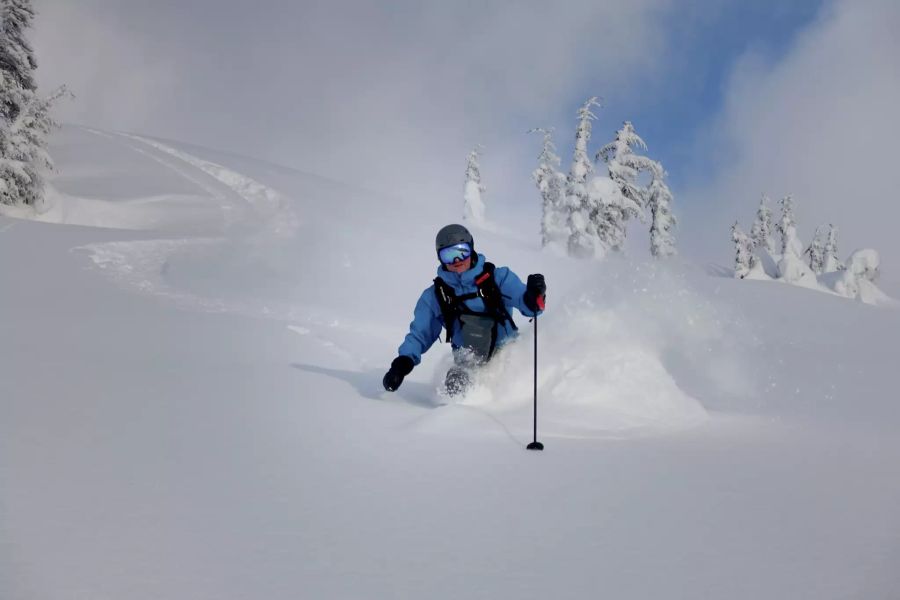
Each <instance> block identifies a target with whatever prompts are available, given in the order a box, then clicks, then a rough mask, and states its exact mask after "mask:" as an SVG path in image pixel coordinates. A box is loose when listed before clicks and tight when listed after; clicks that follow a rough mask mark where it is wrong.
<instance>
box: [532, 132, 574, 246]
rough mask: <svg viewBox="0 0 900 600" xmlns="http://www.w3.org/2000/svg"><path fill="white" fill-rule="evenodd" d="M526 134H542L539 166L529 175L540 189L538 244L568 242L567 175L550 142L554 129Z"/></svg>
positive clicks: (551, 141) (554, 147)
mask: <svg viewBox="0 0 900 600" xmlns="http://www.w3.org/2000/svg"><path fill="white" fill-rule="evenodd" d="M529 133H541V134H543V136H544V145H543V148H542V150H541V154H540V156H538V168H537V169H535V170H534V172H533V173H532V174H531V177H532V179H534V183H535V185H537V188H538V190H539V191H540V192H541V245H542V246H547V245H549V244H551V243H567V242H568V239H569V229H568V223H567V221H568V214H567V212H566V210H565V206H564V203H565V185H566V177H565V175H563V174H562V173H560V172H559V165H560V159H559V156H557V155H556V146H554V144H553V130H552V129H541V128H537V129H532V130H531V131H529Z"/></svg>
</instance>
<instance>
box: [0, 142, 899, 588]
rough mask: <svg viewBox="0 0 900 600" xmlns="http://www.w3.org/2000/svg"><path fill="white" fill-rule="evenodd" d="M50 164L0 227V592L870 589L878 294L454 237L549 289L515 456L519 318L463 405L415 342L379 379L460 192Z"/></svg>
mask: <svg viewBox="0 0 900 600" xmlns="http://www.w3.org/2000/svg"><path fill="white" fill-rule="evenodd" d="M53 153H54V155H55V157H56V159H57V162H58V173H57V174H56V175H55V177H54V178H53V179H52V186H53V188H52V189H53V193H52V194H51V200H52V202H53V206H52V207H51V208H50V209H49V210H48V211H47V212H46V213H45V214H44V215H43V216H41V217H40V219H39V220H42V221H47V222H43V223H42V222H34V221H28V220H17V219H12V218H7V217H0V273H2V277H3V281H4V285H3V291H2V293H0V334H2V339H3V340H4V346H3V347H4V354H3V360H2V361H0V412H2V414H3V418H2V419H0V539H2V540H3V541H4V543H3V544H0V597H2V598H4V599H5V598H11V599H14V600H18V599H26V598H129V599H143V598H146V599H148V600H149V599H151V598H152V599H156V598H162V597H171V598H192V599H203V598H208V599H217V600H220V599H229V598H234V599H237V598H267V599H274V598H284V599H288V598H298V597H310V598H358V597H366V598H448V599H449V598H491V599H494V598H548V597H554V598H579V599H581V598H591V597H607V596H608V597H615V598H666V599H669V598H730V599H748V600H750V599H753V600H757V599H759V598H773V599H774V598H785V599H787V598H817V599H829V598H834V599H837V598H850V597H858V598H882V597H891V596H892V594H894V593H896V591H897V590H898V589H900V579H898V577H897V575H896V574H895V570H894V566H895V565H896V564H897V563H898V561H900V508H898V507H900V480H898V478H897V477H896V476H895V474H894V472H893V471H895V470H896V469H895V467H894V466H895V465H896V464H898V462H897V461H898V459H900V439H898V437H897V435H896V429H897V427H898V426H900V405H898V403H897V402H896V401H895V399H894V398H895V396H896V393H895V390H894V388H895V386H896V384H895V379H896V378H895V374H894V371H895V369H896V356H897V351H898V334H900V311H897V310H893V309H888V308H879V307H871V306H866V305H863V304H860V303H855V302H850V301H847V300H846V299H842V298H838V297H836V296H830V295H825V294H818V293H814V292H812V291H810V290H805V289H801V288H797V287H792V286H776V285H772V284H770V283H767V282H759V281H735V280H734V279H732V278H730V277H722V276H719V275H718V274H716V273H719V271H716V270H715V269H707V268H701V267H699V266H697V265H694V264H691V263H688V262H683V261H677V260H676V261H666V262H657V261H649V260H648V261H638V260H632V259H626V258H622V259H616V258H610V259H608V260H606V261H604V262H590V261H571V260H568V259H563V258H559V257H555V256H551V255H549V254H546V253H541V252H540V239H539V232H540V228H539V223H535V224H534V230H533V231H527V232H526V231H519V232H515V234H514V235H513V234H510V233H503V232H500V231H475V232H474V233H475V243H476V247H477V249H478V250H479V251H480V252H482V253H484V254H485V255H486V256H487V258H488V259H489V260H491V261H493V262H495V263H497V264H499V265H508V266H509V267H511V268H512V269H513V270H514V271H516V272H517V273H518V274H519V275H520V276H522V277H523V278H524V277H525V276H526V275H527V274H529V273H535V272H540V273H544V274H545V275H546V278H547V282H548V286H549V291H548V310H547V312H546V313H545V314H544V315H543V316H542V317H540V318H539V321H538V327H539V348H540V349H539V374H538V388H539V389H538V395H539V411H540V422H539V437H540V438H541V439H542V440H543V441H544V443H545V444H546V446H547V449H546V450H545V452H543V453H540V454H536V453H529V452H526V451H525V450H524V444H525V443H527V441H528V440H529V439H530V434H531V399H532V393H533V390H532V382H533V380H532V376H533V374H532V370H531V369H532V360H533V356H532V343H533V340H532V335H533V325H532V324H530V323H529V322H528V320H527V319H525V318H524V317H522V316H521V315H518V314H517V315H515V318H516V322H517V323H518V326H519V329H520V334H521V339H520V340H519V341H518V342H517V343H515V344H512V345H511V346H509V347H507V348H505V349H504V350H503V351H502V352H501V354H500V355H499V356H498V357H497V359H496V360H495V361H494V362H493V363H492V364H491V365H490V367H488V368H487V369H485V371H484V372H483V373H482V374H481V377H480V378H479V380H478V381H477V385H476V387H475V389H474V390H473V391H472V392H471V393H469V394H468V395H467V396H466V397H465V398H463V399H462V400H460V401H449V400H448V399H447V398H445V397H444V396H443V395H441V394H440V393H439V391H438V387H439V382H440V381H441V380H442V378H443V374H444V372H445V370H446V368H447V367H448V365H449V358H448V355H449V349H448V348H447V346H446V345H445V344H441V343H436V344H435V346H434V347H433V348H432V349H431V351H430V352H429V353H428V354H426V355H425V360H424V361H423V363H422V365H420V366H419V367H417V368H416V370H415V371H414V372H413V373H412V375H411V376H410V377H408V378H407V380H406V381H405V382H404V383H403V386H402V387H401V388H400V389H399V390H398V391H397V392H396V393H393V394H390V393H386V392H384V391H383V389H382V387H381V377H382V375H383V373H384V371H385V370H386V369H387V367H388V365H389V363H390V361H391V360H392V359H393V358H394V356H395V355H396V351H397V350H396V349H397V346H398V345H399V344H400V342H401V341H402V339H403V336H404V335H405V333H406V330H407V326H408V323H409V321H410V319H411V317H412V309H413V306H414V304H415V302H416V299H417V298H418V296H419V294H420V293H421V292H422V290H423V289H425V288H426V287H427V286H428V285H429V284H430V282H431V280H432V278H433V277H434V275H435V268H436V266H437V265H436V259H435V255H434V248H433V243H434V242H433V237H434V234H435V232H436V231H437V229H438V228H439V227H440V226H442V225H444V224H446V223H448V222H452V221H456V220H458V218H459V217H460V216H461V210H462V190H460V205H459V206H455V207H447V206H437V205H435V204H434V203H433V202H430V201H429V200H428V199H422V200H421V202H417V203H411V202H405V201H401V200H397V199H394V198H385V197H378V196H377V195H375V194H372V193H369V192H366V191H365V190H361V189H358V188H356V187H355V186H354V185H352V182H347V183H342V182H334V181H329V180H326V179H323V178H320V177H317V176H315V175H311V174H306V173H300V172H297V171H294V170H291V169H286V168H283V167H277V166H274V165H269V164H265V163H261V162H259V161H254V160H251V159H246V158H242V157H237V156H231V155H227V154H223V153H218V152H214V151H211V150H208V149H203V148H197V147H193V146H190V145H186V144H180V143H175V142H171V141H167V140H161V139H155V138H150V137H143V136H134V135H123V134H115V133H107V132H99V131H91V130H85V129H80V128H71V127H70V128H65V129H64V130H63V131H62V132H61V133H60V134H59V135H58V136H57V137H56V139H55V143H54V148H53ZM525 176H527V174H526V175H525ZM535 202H538V198H537V194H536V197H535ZM488 210H490V207H488ZM487 218H488V220H490V221H494V222H504V220H503V219H502V215H490V214H488V215H487ZM86 225H87V226H91V227H85V226H86ZM711 270H712V271H713V273H712V274H711V273H710V271H711Z"/></svg>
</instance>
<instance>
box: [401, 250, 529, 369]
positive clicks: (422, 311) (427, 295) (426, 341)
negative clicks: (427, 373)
mask: <svg viewBox="0 0 900 600" xmlns="http://www.w3.org/2000/svg"><path fill="white" fill-rule="evenodd" d="M485 262H486V259H485V258H484V255H483V254H479V255H478V262H477V263H476V265H475V266H474V267H472V268H471V269H469V270H468V271H465V272H463V273H453V272H451V271H446V270H444V268H443V266H439V267H438V270H437V276H438V277H440V278H441V279H443V280H444V281H445V282H446V283H447V284H449V285H450V286H451V287H452V288H453V291H454V292H456V295H457V296H460V295H463V294H469V293H472V292H477V291H478V286H476V285H475V280H476V279H477V278H478V276H479V275H481V274H482V272H483V271H484V263H485ZM494 280H495V281H496V282H497V285H498V286H499V287H500V293H501V294H502V296H503V304H504V305H505V306H506V310H507V311H509V314H510V315H512V309H513V308H517V309H519V312H520V313H522V314H523V315H525V316H526V317H533V316H535V313H534V312H532V311H531V310H530V309H529V308H528V307H527V306H525V301H524V295H525V284H524V283H522V280H521V279H519V276H518V275H516V274H515V273H513V272H512V271H511V270H510V269H509V267H497V268H496V269H495V270H494ZM465 304H466V306H468V307H469V308H470V309H472V310H474V311H477V312H481V311H484V310H485V306H484V301H483V300H482V299H481V298H472V299H470V300H466V301H465ZM541 312H542V311H538V312H537V314H541ZM443 327H444V317H443V315H442V314H441V306H440V304H438V300H437V297H436V296H435V291H434V284H431V285H430V286H429V287H428V288H427V289H426V290H425V291H424V292H422V295H421V296H419V301H418V302H416V308H415V311H414V313H413V321H412V323H410V324H409V333H408V334H406V339H404V340H403V343H402V344H400V348H399V349H398V353H399V354H400V355H401V356H408V357H410V358H412V359H413V362H414V363H415V364H417V365H418V364H419V363H420V362H421V361H422V355H423V354H424V353H425V352H427V351H428V349H429V348H431V346H432V344H434V342H435V341H436V340H437V339H438V338H439V337H440V335H441V329H442V328H443ZM458 331H459V320H457V321H456V323H454V327H453V331H452V332H451V336H450V337H451V339H457V336H456V334H457V333H458ZM516 335H518V332H517V331H516V330H515V329H513V328H512V326H511V325H510V323H509V322H503V323H500V324H499V325H498V327H497V348H500V347H501V346H503V344H505V343H506V342H508V341H510V340H512V339H514V338H515V337H516ZM452 347H453V349H454V350H456V349H457V348H458V346H457V345H456V344H455V343H454V344H452Z"/></svg>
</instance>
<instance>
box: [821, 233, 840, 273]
mask: <svg viewBox="0 0 900 600" xmlns="http://www.w3.org/2000/svg"><path fill="white" fill-rule="evenodd" d="M822 261H823V262H822V271H823V272H824V273H834V272H835V271H843V270H844V268H845V267H844V263H842V262H841V259H840V258H838V246H837V227H835V226H834V225H829V226H828V236H827V239H826V241H825V248H824V250H823V257H822Z"/></svg>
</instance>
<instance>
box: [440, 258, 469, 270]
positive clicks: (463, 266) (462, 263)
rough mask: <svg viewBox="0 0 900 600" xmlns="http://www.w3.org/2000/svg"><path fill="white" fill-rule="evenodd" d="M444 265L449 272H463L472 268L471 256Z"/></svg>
mask: <svg viewBox="0 0 900 600" xmlns="http://www.w3.org/2000/svg"><path fill="white" fill-rule="evenodd" d="M444 267H445V268H446V269H447V270H448V271H450V272H451V273H463V272H465V271H468V270H469V269H470V268H472V257H471V256H470V257H469V258H467V259H465V260H458V261H456V262H455V263H453V264H449V265H444Z"/></svg>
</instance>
